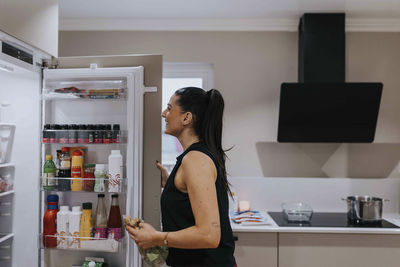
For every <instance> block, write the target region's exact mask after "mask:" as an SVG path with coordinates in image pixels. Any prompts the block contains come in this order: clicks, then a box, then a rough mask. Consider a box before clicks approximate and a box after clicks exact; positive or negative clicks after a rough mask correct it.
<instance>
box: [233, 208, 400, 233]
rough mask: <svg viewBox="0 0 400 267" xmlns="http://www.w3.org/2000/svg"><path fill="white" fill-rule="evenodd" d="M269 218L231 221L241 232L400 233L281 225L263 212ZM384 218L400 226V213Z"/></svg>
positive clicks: (395, 231)
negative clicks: (242, 222) (255, 222)
mask: <svg viewBox="0 0 400 267" xmlns="http://www.w3.org/2000/svg"><path fill="white" fill-rule="evenodd" d="M263 215H264V216H265V217H266V218H267V223H268V224H265V225H255V226H244V225H239V224H236V223H233V222H232V221H231V227H232V231H233V232H234V233H240V232H250V233H251V232H265V233H337V234H400V228H364V227H361V228H356V227H280V226H278V225H277V224H276V223H275V221H274V220H273V219H272V218H271V216H270V215H269V214H268V213H263ZM382 217H383V219H385V220H387V221H388V222H390V223H393V224H395V225H396V226H400V214H395V213H388V214H384V215H383V216H382Z"/></svg>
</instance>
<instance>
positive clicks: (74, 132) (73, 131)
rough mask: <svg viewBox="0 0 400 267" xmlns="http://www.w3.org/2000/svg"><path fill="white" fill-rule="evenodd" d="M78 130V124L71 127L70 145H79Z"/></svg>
mask: <svg viewBox="0 0 400 267" xmlns="http://www.w3.org/2000/svg"><path fill="white" fill-rule="evenodd" d="M78 130H79V128H78V125H76V124H72V125H71V126H70V129H69V139H68V143H70V144H76V143H77V141H78V140H77V139H78V138H77V137H78Z"/></svg>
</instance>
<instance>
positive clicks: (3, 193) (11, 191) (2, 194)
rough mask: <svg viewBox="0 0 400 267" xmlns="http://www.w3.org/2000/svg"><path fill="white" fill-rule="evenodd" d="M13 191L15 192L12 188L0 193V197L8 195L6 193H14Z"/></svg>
mask: <svg viewBox="0 0 400 267" xmlns="http://www.w3.org/2000/svg"><path fill="white" fill-rule="evenodd" d="M14 193H15V191H14V190H10V191H5V192H2V193H0V197H4V196H8V195H11V194H14Z"/></svg>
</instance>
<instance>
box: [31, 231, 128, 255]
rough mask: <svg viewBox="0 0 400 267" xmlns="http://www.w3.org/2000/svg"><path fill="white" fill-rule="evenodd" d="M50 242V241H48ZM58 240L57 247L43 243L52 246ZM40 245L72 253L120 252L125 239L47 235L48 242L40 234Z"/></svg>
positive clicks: (44, 247)
mask: <svg viewBox="0 0 400 267" xmlns="http://www.w3.org/2000/svg"><path fill="white" fill-rule="evenodd" d="M47 240H48V241H47ZM55 240H57V246H55V247H46V244H44V243H43V242H49V243H50V242H51V245H53V244H54V243H55ZM39 242H40V245H41V248H42V249H62V250H72V251H99V252H119V251H120V250H121V249H122V248H123V247H124V246H126V245H125V242H126V241H125V237H122V238H121V239H120V240H119V241H116V240H115V239H111V238H95V237H73V236H65V237H59V236H58V235H46V241H44V240H43V234H40V240H39Z"/></svg>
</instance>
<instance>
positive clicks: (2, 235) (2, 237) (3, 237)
mask: <svg viewBox="0 0 400 267" xmlns="http://www.w3.org/2000/svg"><path fill="white" fill-rule="evenodd" d="M13 237H14V234H13V233H9V234H5V233H0V244H1V243H3V242H5V241H7V240H8V239H10V238H13Z"/></svg>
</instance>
